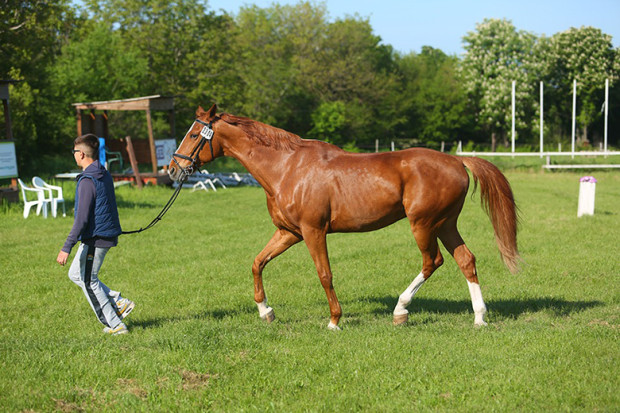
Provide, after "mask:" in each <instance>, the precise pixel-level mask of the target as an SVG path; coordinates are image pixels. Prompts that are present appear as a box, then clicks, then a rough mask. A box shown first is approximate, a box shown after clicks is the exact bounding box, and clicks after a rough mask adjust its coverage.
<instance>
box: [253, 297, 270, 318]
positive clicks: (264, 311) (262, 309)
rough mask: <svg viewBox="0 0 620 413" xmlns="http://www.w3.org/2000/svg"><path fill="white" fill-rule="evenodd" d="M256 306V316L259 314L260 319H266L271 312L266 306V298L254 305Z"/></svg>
mask: <svg viewBox="0 0 620 413" xmlns="http://www.w3.org/2000/svg"><path fill="white" fill-rule="evenodd" d="M256 306H257V307H258V314H260V318H262V319H265V318H267V315H268V314H269V313H270V312H272V311H273V309H272V308H271V307H269V306H268V305H267V298H266V297H265V299H264V300H263V302H262V303H256Z"/></svg>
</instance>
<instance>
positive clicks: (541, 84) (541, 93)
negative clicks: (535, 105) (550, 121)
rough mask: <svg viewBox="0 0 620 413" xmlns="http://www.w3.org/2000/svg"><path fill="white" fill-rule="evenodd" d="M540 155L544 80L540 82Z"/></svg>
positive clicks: (541, 147)
mask: <svg viewBox="0 0 620 413" xmlns="http://www.w3.org/2000/svg"><path fill="white" fill-rule="evenodd" d="M540 157H541V158H542V157H543V82H542V81H541V82H540Z"/></svg>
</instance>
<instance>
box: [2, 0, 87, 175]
mask: <svg viewBox="0 0 620 413" xmlns="http://www.w3.org/2000/svg"><path fill="white" fill-rule="evenodd" d="M80 22H81V19H79V18H78V17H77V16H76V13H75V10H74V9H73V8H72V6H71V3H70V1H68V0H58V1H53V2H49V1H36V0H32V1H28V0H3V1H2V2H1V6H0V78H1V79H16V80H19V82H18V83H16V84H14V85H11V86H10V88H9V90H10V98H11V118H12V123H13V136H14V138H15V141H16V142H15V147H16V153H17V161H18V169H19V171H20V174H25V175H28V174H31V173H32V172H33V171H35V170H36V168H38V167H40V165H42V164H45V162H44V161H45V160H44V159H42V158H41V157H42V156H43V157H49V155H50V154H53V153H54V152H55V149H56V146H57V144H58V141H59V139H58V135H59V134H58V131H57V129H56V127H55V126H56V125H55V118H54V116H55V114H56V113H57V111H58V110H59V109H61V106H62V104H61V103H60V102H57V101H55V100H54V99H53V97H52V96H51V95H50V90H49V87H48V85H49V72H48V70H47V69H48V68H49V67H50V66H51V65H52V64H53V62H54V59H55V58H56V56H57V54H58V51H59V50H60V48H61V45H62V44H63V42H64V41H65V40H66V39H67V38H68V36H69V35H70V34H71V32H72V31H73V30H74V28H75V27H77V26H79V24H80ZM2 120H4V118H2Z"/></svg>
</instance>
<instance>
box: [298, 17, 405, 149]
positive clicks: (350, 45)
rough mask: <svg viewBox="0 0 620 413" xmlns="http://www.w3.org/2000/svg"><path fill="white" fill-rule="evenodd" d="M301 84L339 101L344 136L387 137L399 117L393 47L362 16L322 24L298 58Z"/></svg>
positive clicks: (364, 141)
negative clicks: (320, 33) (311, 44)
mask: <svg viewBox="0 0 620 413" xmlns="http://www.w3.org/2000/svg"><path fill="white" fill-rule="evenodd" d="M303 63H304V64H303V65H301V68H302V81H301V84H302V85H303V87H304V88H305V89H306V90H307V91H308V93H309V94H311V95H312V96H315V97H316V99H317V100H318V101H320V102H343V103H344V104H345V108H346V117H345V118H346V120H345V127H344V131H343V134H344V136H345V137H346V139H347V140H350V141H356V142H357V143H358V144H361V145H364V146H369V145H373V144H374V140H375V139H377V138H379V139H390V138H391V137H392V135H393V134H394V129H395V127H396V126H397V125H398V124H399V123H401V121H402V119H400V118H398V116H397V114H398V111H399V110H400V105H399V101H398V82H397V79H398V78H397V67H396V65H395V62H394V54H393V50H392V48H391V47H390V46H386V45H382V44H381V38H380V37H378V36H376V35H375V34H373V31H372V27H371V26H370V24H369V22H368V21H367V20H363V19H359V18H352V17H349V18H346V19H343V20H337V21H335V22H334V23H331V24H329V25H328V26H327V27H326V31H325V33H324V35H323V36H321V37H319V38H318V39H317V41H316V42H315V50H314V51H313V53H310V54H307V55H306V58H305V59H304V61H303Z"/></svg>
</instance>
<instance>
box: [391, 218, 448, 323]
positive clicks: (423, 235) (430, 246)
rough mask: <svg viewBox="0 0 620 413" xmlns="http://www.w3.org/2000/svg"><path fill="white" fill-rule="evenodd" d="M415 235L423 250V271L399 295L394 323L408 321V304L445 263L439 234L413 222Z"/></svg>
mask: <svg viewBox="0 0 620 413" xmlns="http://www.w3.org/2000/svg"><path fill="white" fill-rule="evenodd" d="M412 231H413V235H414V237H415V239H416V242H417V243H418V247H419V248H420V251H421V252H422V271H421V272H420V274H418V276H417V277H416V278H415V279H414V280H413V282H412V283H411V284H410V285H409V287H407V289H406V290H405V291H404V292H403V293H402V294H401V295H400V296H399V297H398V303H397V304H396V307H395V308H394V321H393V323H394V325H400V324H404V323H406V322H407V319H408V318H409V311H407V306H408V305H409V303H411V300H412V299H413V296H414V295H415V293H416V292H417V291H418V290H419V289H420V287H422V284H424V282H425V281H426V280H427V279H428V278H429V277H430V276H431V275H432V274H433V272H434V271H435V270H436V269H437V268H439V267H440V266H441V264H443V257H442V256H441V251H439V245H438V244H437V235H435V234H434V233H433V231H431V230H429V229H428V228H424V227H420V226H415V227H414V225H413V224H412Z"/></svg>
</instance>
